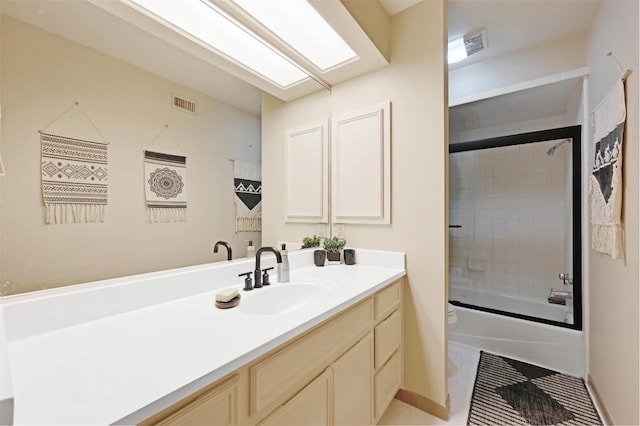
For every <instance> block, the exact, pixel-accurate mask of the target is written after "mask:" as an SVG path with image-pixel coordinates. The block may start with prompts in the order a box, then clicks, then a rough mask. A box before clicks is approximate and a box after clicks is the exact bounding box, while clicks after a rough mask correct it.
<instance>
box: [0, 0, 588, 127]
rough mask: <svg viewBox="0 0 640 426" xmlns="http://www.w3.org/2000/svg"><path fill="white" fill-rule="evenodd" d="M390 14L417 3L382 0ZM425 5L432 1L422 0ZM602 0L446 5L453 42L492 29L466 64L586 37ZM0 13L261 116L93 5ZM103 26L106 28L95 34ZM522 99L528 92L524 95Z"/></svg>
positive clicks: (178, 54)
mask: <svg viewBox="0 0 640 426" xmlns="http://www.w3.org/2000/svg"><path fill="white" fill-rule="evenodd" d="M379 1H380V3H381V4H382V6H383V7H384V9H385V10H386V11H387V13H388V14H389V15H393V14H395V13H398V12H400V11H402V10H404V9H406V8H408V7H410V6H412V5H414V4H415V3H417V2H419V1H420V0H379ZM422 1H428V0H422ZM598 1H599V0H448V2H447V5H448V16H449V22H448V25H449V37H450V38H451V37H454V36H457V35H462V34H465V33H467V32H469V31H473V30H476V29H479V28H486V29H487V38H488V48H487V49H486V50H485V51H483V52H480V53H478V54H476V55H474V56H472V57H470V58H468V59H467V60H466V61H464V62H462V63H459V64H458V65H455V66H456V67H460V66H465V65H468V64H470V63H474V62H477V61H480V60H485V59H488V58H490V57H493V56H497V55H504V54H508V53H509V52H512V51H515V50H520V49H525V48H527V47H531V46H533V45H536V44H540V43H544V42H547V41H550V40H553V39H557V38H561V37H565V36H567V35H569V34H573V33H580V32H585V31H587V30H588V28H589V27H590V24H591V21H592V20H593V16H594V14H595V11H596V8H597V3H598ZM0 7H1V11H2V13H6V14H8V15H11V16H13V17H15V18H17V19H20V20H23V21H25V22H28V23H30V24H32V25H36V26H39V27H41V28H43V29H45V30H47V31H51V32H53V33H56V34H58V35H60V36H62V37H65V38H68V39H71V40H74V41H76V42H79V43H81V44H84V45H86V46H89V47H91V48H94V49H96V50H99V51H102V52H105V53H107V54H109V55H112V56H114V57H116V58H119V59H121V60H123V61H125V62H128V63H131V64H133V65H135V66H138V67H140V68H143V69H146V70H148V71H150V72H153V73H155V74H158V75H160V76H162V77H165V78H168V79H170V80H173V81H176V82H178V83H180V84H184V85H186V86H188V87H191V88H193V89H196V90H198V91H201V92H203V93H205V94H208V95H210V96H212V97H215V98H217V99H220V100H222V101H223V102H226V103H228V104H230V105H233V106H236V107H237V108H240V109H243V110H245V111H249V112H251V113H253V114H257V115H259V114H260V110H261V105H260V104H261V91H260V89H258V88H256V87H254V86H252V85H250V84H248V83H246V82H244V81H243V80H240V79H239V78H237V77H235V76H234V75H231V74H229V73H228V72H226V71H223V70H221V69H220V68H218V67H216V66H215V65H213V64H211V63H209V62H207V61H205V60H203V59H202V58H199V57H197V56H194V55H191V54H189V53H187V52H185V51H184V50H183V49H181V48H179V47H177V46H176V45H174V44H170V43H167V42H165V41H162V40H160V39H158V38H157V37H154V36H152V35H151V34H149V33H148V32H146V31H144V30H141V29H139V28H137V27H136V26H134V25H132V24H130V23H128V22H126V21H124V20H122V19H119V18H117V17H115V16H114V15H112V14H110V13H108V12H106V11H105V10H103V9H101V8H98V7H95V6H94V5H92V4H91V3H90V2H88V1H77V0H57V1H50V0H30V1H24V0H0ZM96 28H101V29H102V30H101V31H96V30H95V29H96ZM523 95H524V94H523Z"/></svg>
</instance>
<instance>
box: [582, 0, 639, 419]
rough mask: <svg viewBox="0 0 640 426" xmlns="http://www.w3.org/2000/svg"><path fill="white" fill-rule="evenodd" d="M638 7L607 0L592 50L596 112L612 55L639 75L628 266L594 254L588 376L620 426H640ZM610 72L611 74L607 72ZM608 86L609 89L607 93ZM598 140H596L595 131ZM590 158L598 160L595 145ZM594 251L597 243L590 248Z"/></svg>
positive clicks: (632, 115)
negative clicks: (639, 403) (639, 425)
mask: <svg viewBox="0 0 640 426" xmlns="http://www.w3.org/2000/svg"><path fill="white" fill-rule="evenodd" d="M638 48H639V47H638V2H637V1H627V0H608V1H603V2H601V4H600V8H599V10H598V13H597V16H596V19H595V21H594V23H593V26H592V29H591V33H590V37H589V44H588V57H589V87H588V94H589V111H591V110H592V109H593V107H594V106H596V105H597V104H598V103H599V102H600V100H601V99H602V97H603V96H604V94H605V93H606V92H607V90H608V88H609V87H611V86H612V85H613V83H614V81H615V80H616V79H617V78H618V77H619V75H620V73H619V71H618V69H617V67H616V65H615V63H614V62H613V61H612V62H610V63H608V62H609V58H608V57H607V56H606V54H607V52H610V51H612V52H613V53H614V54H615V55H616V57H617V59H618V61H620V63H621V64H622V66H623V67H624V68H631V69H632V70H633V72H632V74H631V76H630V77H629V79H628V80H627V85H626V93H627V125H626V129H625V142H624V158H623V160H624V164H623V167H622V169H623V174H624V182H623V186H624V198H623V213H622V214H623V218H624V219H623V220H624V224H625V232H624V239H625V246H626V259H625V260H613V259H611V258H610V257H608V256H605V255H603V254H600V253H596V252H594V251H593V250H591V252H590V262H589V274H590V283H589V293H588V303H589V315H588V317H587V327H588V336H589V338H588V345H589V366H588V369H589V376H590V378H591V381H592V384H593V386H594V388H595V390H596V391H597V393H598V394H599V395H600V398H601V399H602V402H603V403H604V405H605V407H606V410H607V411H608V412H609V415H610V417H611V420H612V421H613V422H614V423H615V424H629V425H630V424H636V425H637V424H638V423H640V419H639V416H638V410H639V407H638V400H639V390H638V388H639V386H638V380H639V372H638V354H639V347H638V334H639V323H640V318H639V314H638V305H639V300H638V297H639V296H638V286H639V277H638V261H639V252H638V232H639V229H638V216H639V210H638V194H639V192H640V186H639V182H638V164H640V158H639V152H640V151H639V149H638V142H639V141H638V121H639V120H638V115H639V113H640V112H639V110H638V93H639V90H640V88H639V87H638V76H639V75H640V68H639V65H640V64H639V63H638ZM607 68H608V71H607ZM603 87H605V89H604V90H603ZM589 134H590V135H591V134H592V133H591V132H589ZM588 146H589V152H588V153H587V154H586V155H587V158H588V159H592V158H593V155H594V151H593V141H590V143H589V144H588ZM589 245H590V241H589Z"/></svg>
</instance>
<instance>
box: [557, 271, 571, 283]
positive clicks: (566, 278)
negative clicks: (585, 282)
mask: <svg viewBox="0 0 640 426" xmlns="http://www.w3.org/2000/svg"><path fill="white" fill-rule="evenodd" d="M558 278H560V279H561V280H562V282H564V285H573V280H572V279H571V275H570V274H569V273H568V272H560V274H559V275H558Z"/></svg>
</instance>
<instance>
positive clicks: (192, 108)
mask: <svg viewBox="0 0 640 426" xmlns="http://www.w3.org/2000/svg"><path fill="white" fill-rule="evenodd" d="M171 106H172V107H173V108H175V109H179V110H181V111H186V112H188V113H190V114H197V113H198V108H197V106H198V105H197V104H196V103H195V102H194V101H192V100H190V99H187V98H185V97H184V96H182V95H176V94H175V93H174V94H172V95H171Z"/></svg>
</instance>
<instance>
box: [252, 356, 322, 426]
mask: <svg viewBox="0 0 640 426" xmlns="http://www.w3.org/2000/svg"><path fill="white" fill-rule="evenodd" d="M332 387H333V386H332V380H331V369H327V370H325V372H324V373H322V374H321V375H320V376H318V377H317V378H316V379H315V380H313V381H312V382H311V383H309V384H308V385H307V386H306V387H305V388H304V389H302V390H301V391H300V392H298V393H297V394H296V395H295V396H294V397H293V398H291V399H290V400H289V401H288V402H287V403H285V404H284V405H283V406H281V407H280V408H278V409H277V410H276V411H274V412H273V414H271V415H270V416H269V417H267V418H266V419H264V420H263V421H262V422H261V423H260V425H278V426H306V425H329V424H332V422H331V419H332V418H333V413H332V408H333V407H332V405H333V404H332V401H331V390H332Z"/></svg>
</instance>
